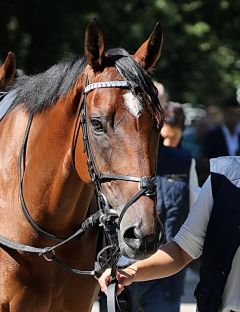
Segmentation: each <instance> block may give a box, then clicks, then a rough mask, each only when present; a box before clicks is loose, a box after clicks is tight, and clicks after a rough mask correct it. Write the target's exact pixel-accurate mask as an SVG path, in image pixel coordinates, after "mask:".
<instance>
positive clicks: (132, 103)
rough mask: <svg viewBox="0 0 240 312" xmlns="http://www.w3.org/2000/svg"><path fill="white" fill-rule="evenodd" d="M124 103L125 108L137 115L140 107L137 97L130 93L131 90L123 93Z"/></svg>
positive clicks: (140, 109)
mask: <svg viewBox="0 0 240 312" xmlns="http://www.w3.org/2000/svg"><path fill="white" fill-rule="evenodd" d="M123 98H124V104H125V105H126V107H127V109H128V110H129V111H130V113H131V114H133V116H135V117H137V116H138V115H140V113H141V111H142V107H141V105H140V102H139V99H138V98H137V97H136V96H134V95H133V94H132V92H128V93H125V94H124V95H123Z"/></svg>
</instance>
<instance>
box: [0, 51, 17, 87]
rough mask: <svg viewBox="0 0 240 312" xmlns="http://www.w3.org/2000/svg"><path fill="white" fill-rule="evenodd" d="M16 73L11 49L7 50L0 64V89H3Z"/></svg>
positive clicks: (14, 59)
mask: <svg viewBox="0 0 240 312" xmlns="http://www.w3.org/2000/svg"><path fill="white" fill-rule="evenodd" d="M15 74H16V58H15V54H14V53H13V52H11V51H9V52H8V54H7V56H6V59H5V61H4V62H3V63H2V65H0V91H5V89H6V87H7V86H8V85H10V83H11V82H12V81H13V77H14V76H15Z"/></svg>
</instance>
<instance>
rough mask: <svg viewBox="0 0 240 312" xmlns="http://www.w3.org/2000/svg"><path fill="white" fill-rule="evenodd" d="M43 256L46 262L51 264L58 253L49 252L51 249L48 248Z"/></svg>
mask: <svg viewBox="0 0 240 312" xmlns="http://www.w3.org/2000/svg"><path fill="white" fill-rule="evenodd" d="M42 256H43V258H44V259H45V260H46V261H48V262H51V261H53V259H54V257H55V256H56V253H55V250H49V247H46V248H44V251H43V253H42Z"/></svg>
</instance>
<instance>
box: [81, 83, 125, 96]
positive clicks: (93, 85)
mask: <svg viewBox="0 0 240 312" xmlns="http://www.w3.org/2000/svg"><path fill="white" fill-rule="evenodd" d="M114 87H117V88H129V83H128V82H127V81H125V80H114V81H103V82H94V83H90V84H89V85H87V86H86V87H85V88H84V90H83V93H85V94H87V93H88V92H90V91H92V90H94V89H97V88H114Z"/></svg>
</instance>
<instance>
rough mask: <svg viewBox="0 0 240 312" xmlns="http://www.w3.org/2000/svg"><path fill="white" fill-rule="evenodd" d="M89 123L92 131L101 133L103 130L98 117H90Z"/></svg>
mask: <svg viewBox="0 0 240 312" xmlns="http://www.w3.org/2000/svg"><path fill="white" fill-rule="evenodd" d="M90 123H91V126H92V128H93V130H94V131H96V132H98V133H101V132H103V124H102V122H101V120H100V119H98V118H92V119H91V120H90Z"/></svg>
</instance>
